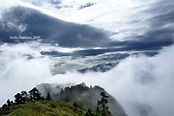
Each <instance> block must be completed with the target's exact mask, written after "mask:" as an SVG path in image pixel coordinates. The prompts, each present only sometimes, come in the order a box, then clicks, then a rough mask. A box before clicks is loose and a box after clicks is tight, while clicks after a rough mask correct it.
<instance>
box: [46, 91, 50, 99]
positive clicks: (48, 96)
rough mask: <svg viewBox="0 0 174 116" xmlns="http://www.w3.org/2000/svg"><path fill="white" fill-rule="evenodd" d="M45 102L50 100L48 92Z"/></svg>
mask: <svg viewBox="0 0 174 116" xmlns="http://www.w3.org/2000/svg"><path fill="white" fill-rule="evenodd" d="M46 100H51V96H50V93H49V92H48V94H47V96H46Z"/></svg>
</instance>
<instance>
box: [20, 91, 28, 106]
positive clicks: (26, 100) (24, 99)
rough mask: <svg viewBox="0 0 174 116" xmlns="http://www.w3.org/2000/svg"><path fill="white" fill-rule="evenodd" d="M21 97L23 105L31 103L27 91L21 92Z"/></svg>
mask: <svg viewBox="0 0 174 116" xmlns="http://www.w3.org/2000/svg"><path fill="white" fill-rule="evenodd" d="M21 96H22V103H27V102H29V95H28V94H27V92H26V91H21Z"/></svg>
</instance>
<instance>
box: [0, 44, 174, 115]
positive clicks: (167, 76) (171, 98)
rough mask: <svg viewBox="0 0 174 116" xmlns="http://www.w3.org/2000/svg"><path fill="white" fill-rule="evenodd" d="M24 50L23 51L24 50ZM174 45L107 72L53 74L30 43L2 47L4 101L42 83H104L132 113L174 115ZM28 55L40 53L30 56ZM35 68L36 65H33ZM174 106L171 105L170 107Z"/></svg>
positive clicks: (133, 58) (0, 68)
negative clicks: (156, 53) (154, 54)
mask: <svg viewBox="0 0 174 116" xmlns="http://www.w3.org/2000/svg"><path fill="white" fill-rule="evenodd" d="M21 48H22V49H23V50H22V49H21ZM173 50H174V45H172V46H169V47H166V48H164V49H162V50H160V52H159V54H158V55H156V56H153V57H146V56H143V55H138V56H133V57H128V58H126V59H125V60H122V61H121V62H120V63H119V64H118V65H117V66H116V67H115V68H114V69H112V70H110V71H108V72H106V73H87V74H79V73H76V72H74V73H67V74H64V75H59V74H58V75H54V76H53V75H52V74H51V68H52V63H53V62H52V61H51V59H50V58H48V57H42V56H40V55H39V54H38V53H37V48H35V47H31V46H30V45H29V44H28V45H26V44H21V45H19V44H16V45H3V46H1V47H0V51H1V53H0V61H2V62H0V66H1V67H0V72H1V77H0V79H1V81H0V85H1V88H0V93H3V95H2V94H1V96H0V101H1V103H0V104H2V103H4V102H5V101H6V99H7V98H10V99H12V98H13V95H14V94H15V93H17V92H20V91H21V90H29V89H31V88H32V87H33V86H35V85H37V84H39V83H58V84H66V83H81V82H85V83H86V84H87V85H100V86H102V87H104V88H105V89H106V90H107V91H108V92H109V93H111V94H112V95H113V96H114V97H115V98H116V99H117V100H118V101H119V102H120V103H121V105H122V106H123V108H124V109H125V111H126V113H127V114H128V115H129V116H164V115H166V116H172V115H174V112H173V107H174V103H173V102H174V93H173V84H174V81H173V79H174V78H173V75H174V73H173V66H174V62H173V58H174V53H173ZM26 54H29V55H33V56H37V57H35V58H31V59H30V58H28V57H26ZM33 67H34V68H33ZM168 106H170V107H168Z"/></svg>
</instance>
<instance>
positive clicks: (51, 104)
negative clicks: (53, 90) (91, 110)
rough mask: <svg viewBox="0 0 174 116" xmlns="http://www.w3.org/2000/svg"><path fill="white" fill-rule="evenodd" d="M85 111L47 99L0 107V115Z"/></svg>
mask: <svg viewBox="0 0 174 116" xmlns="http://www.w3.org/2000/svg"><path fill="white" fill-rule="evenodd" d="M85 113H86V111H85V110H82V109H80V108H78V107H75V106H73V104H70V103H67V102H60V101H47V100H44V101H37V102H35V103H27V104H21V105H15V106H11V107H6V108H1V109H0V116H6V115H8V116H85Z"/></svg>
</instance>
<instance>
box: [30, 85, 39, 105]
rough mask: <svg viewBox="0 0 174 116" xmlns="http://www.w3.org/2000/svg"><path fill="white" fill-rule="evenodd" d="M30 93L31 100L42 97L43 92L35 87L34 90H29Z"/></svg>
mask: <svg viewBox="0 0 174 116" xmlns="http://www.w3.org/2000/svg"><path fill="white" fill-rule="evenodd" d="M29 93H30V101H34V102H35V101H37V100H40V99H41V93H40V92H39V90H38V89H37V88H36V87H34V88H33V89H32V90H30V91H29Z"/></svg>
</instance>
